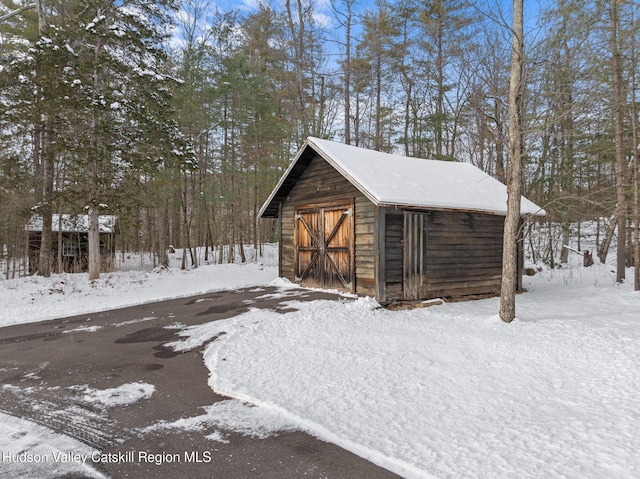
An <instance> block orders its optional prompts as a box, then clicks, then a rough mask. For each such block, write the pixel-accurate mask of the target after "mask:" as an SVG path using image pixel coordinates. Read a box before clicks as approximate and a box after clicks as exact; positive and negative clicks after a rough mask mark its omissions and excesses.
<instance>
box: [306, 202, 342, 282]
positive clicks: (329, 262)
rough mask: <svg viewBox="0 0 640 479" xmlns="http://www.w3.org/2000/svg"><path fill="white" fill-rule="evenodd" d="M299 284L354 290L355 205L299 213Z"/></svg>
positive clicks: (340, 205) (336, 204) (314, 209)
mask: <svg viewBox="0 0 640 479" xmlns="http://www.w3.org/2000/svg"><path fill="white" fill-rule="evenodd" d="M295 221H296V223H295V244H296V263H295V272H296V281H297V282H299V283H303V284H307V285H310V286H319V287H321V288H338V289H341V290H346V291H353V274H354V266H353V245H354V221H353V202H351V203H347V202H343V201H341V202H340V203H333V204H325V205H322V206H313V207H312V206H304V207H300V208H299V209H297V210H296V215H295Z"/></svg>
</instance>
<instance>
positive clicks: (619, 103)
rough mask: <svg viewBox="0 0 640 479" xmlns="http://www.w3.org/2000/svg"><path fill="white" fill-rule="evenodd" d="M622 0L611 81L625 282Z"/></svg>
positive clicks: (619, 267)
mask: <svg viewBox="0 0 640 479" xmlns="http://www.w3.org/2000/svg"><path fill="white" fill-rule="evenodd" d="M618 3H619V0H611V8H610V10H609V13H610V20H611V23H610V30H609V34H610V36H609V44H610V48H611V83H612V87H613V97H612V98H613V114H614V132H615V151H616V203H617V204H616V212H617V219H618V224H617V227H618V254H617V257H616V281H617V282H618V283H622V282H624V280H625V266H626V248H625V240H626V237H627V234H626V231H627V201H626V195H625V169H626V165H625V154H624V149H623V148H624V145H623V141H624V136H623V127H624V125H623V118H622V107H623V104H624V96H623V91H622V53H621V51H620V45H619V44H618V29H619V15H618Z"/></svg>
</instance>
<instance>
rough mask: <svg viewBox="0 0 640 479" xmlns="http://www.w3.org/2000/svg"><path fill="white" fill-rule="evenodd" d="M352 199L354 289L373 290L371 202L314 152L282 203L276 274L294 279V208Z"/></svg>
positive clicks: (368, 292) (357, 291)
mask: <svg viewBox="0 0 640 479" xmlns="http://www.w3.org/2000/svg"><path fill="white" fill-rule="evenodd" d="M354 199H355V206H354V220H355V221H354V223H355V255H354V256H355V292H356V293H358V294H367V295H373V294H374V270H375V267H374V254H373V253H374V234H373V232H374V206H373V204H372V203H371V202H370V201H369V200H368V199H367V198H366V197H365V196H364V195H363V194H362V193H360V191H359V190H358V189H357V188H356V187H355V186H353V185H352V184H351V183H350V182H349V181H347V180H346V179H345V178H344V177H343V176H342V175H341V174H340V173H339V172H338V171H337V170H336V169H335V168H333V167H332V166H331V165H330V164H329V163H327V161H325V160H324V159H323V158H321V157H320V156H316V157H315V158H314V159H313V160H312V161H311V163H310V164H309V166H308V167H307V169H306V170H305V172H304V173H303V174H302V175H301V176H300V179H299V180H298V181H297V182H296V184H295V185H294V186H293V188H292V189H291V191H290V192H289V196H288V197H287V199H286V200H285V201H284V202H283V203H282V208H281V217H280V231H281V240H280V241H281V244H280V274H281V275H282V276H283V277H285V278H287V279H289V280H290V281H292V282H293V281H295V244H294V242H295V210H296V208H299V207H300V206H308V205H322V204H326V203H330V202H335V201H337V200H351V201H353V200H354Z"/></svg>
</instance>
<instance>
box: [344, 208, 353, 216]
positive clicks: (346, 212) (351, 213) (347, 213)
mask: <svg viewBox="0 0 640 479" xmlns="http://www.w3.org/2000/svg"><path fill="white" fill-rule="evenodd" d="M342 214H343V215H347V216H352V215H353V210H352V209H351V208H349V209H348V210H346V211H345V212H344V213H342Z"/></svg>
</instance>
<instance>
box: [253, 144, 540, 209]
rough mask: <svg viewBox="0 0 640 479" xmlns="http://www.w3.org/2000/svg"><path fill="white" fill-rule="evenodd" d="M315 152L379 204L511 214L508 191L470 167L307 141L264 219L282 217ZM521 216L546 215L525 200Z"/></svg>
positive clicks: (267, 206) (271, 199)
mask: <svg viewBox="0 0 640 479" xmlns="http://www.w3.org/2000/svg"><path fill="white" fill-rule="evenodd" d="M316 153H317V154H318V155H320V156H321V157H322V158H324V159H325V160H326V161H327V162H328V163H329V164H330V165H331V166H333V167H334V168H335V169H336V170H337V171H338V172H339V173H340V174H341V175H342V176H344V177H345V178H346V179H347V180H348V181H349V182H350V183H352V184H353V186H355V187H356V188H357V189H358V190H359V191H360V192H361V193H362V194H363V195H365V196H366V197H367V198H368V199H369V200H370V201H371V202H372V203H373V204H375V205H378V206H411V207H421V208H436V209H447V210H466V211H477V212H482V213H491V214H497V215H506V213H507V187H506V186H505V185H504V184H503V183H501V182H500V181H498V180H496V179H495V178H493V177H491V176H489V175H488V174H487V173H485V172H484V171H482V170H480V169H479V168H476V167H475V166H473V165H471V164H469V163H459V162H454V161H438V160H425V159H421V158H412V157H407V156H401V155H394V154H389V153H384V152H380V151H374V150H368V149H365V148H359V147H356V146H352V145H345V144H343V143H337V142H334V141H329V140H321V139H319V138H314V137H309V138H308V139H307V141H306V142H305V143H304V145H303V146H302V148H301V149H300V150H299V151H298V154H297V155H296V156H295V158H294V159H293V161H292V162H291V164H290V165H289V168H288V169H287V170H286V171H285V173H284V174H283V176H282V178H281V179H280V181H279V182H278V185H277V186H276V187H275V189H274V190H273V192H272V193H271V195H270V196H269V198H268V199H267V201H266V202H265V203H264V205H263V206H262V208H261V210H260V216H261V217H275V216H278V204H279V203H281V202H282V201H284V200H285V199H286V197H287V195H288V194H289V192H290V191H291V189H292V188H293V186H294V185H295V183H296V181H297V180H298V179H299V178H300V176H302V174H303V173H304V171H305V170H306V168H307V166H309V164H310V163H311V160H312V159H313V158H314V157H315V154H316ZM520 213H521V215H536V216H544V215H545V211H544V210H543V209H542V208H540V207H539V206H538V205H536V204H534V203H533V202H531V201H529V200H528V199H526V198H524V197H522V201H521V209H520Z"/></svg>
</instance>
